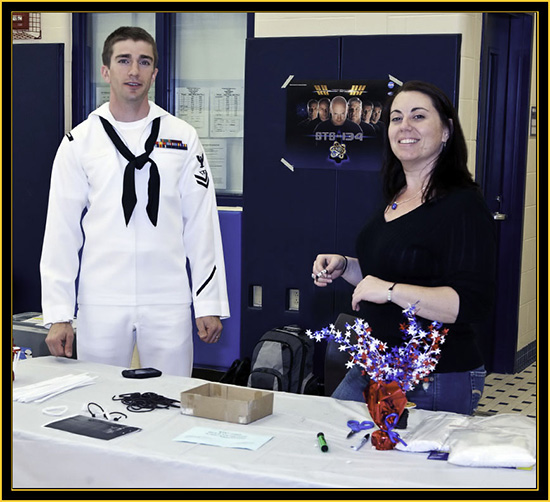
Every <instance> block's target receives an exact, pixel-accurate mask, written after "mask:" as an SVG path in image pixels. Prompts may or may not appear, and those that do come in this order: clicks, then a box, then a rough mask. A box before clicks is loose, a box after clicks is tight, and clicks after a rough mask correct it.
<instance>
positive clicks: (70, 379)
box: [13, 373, 97, 403]
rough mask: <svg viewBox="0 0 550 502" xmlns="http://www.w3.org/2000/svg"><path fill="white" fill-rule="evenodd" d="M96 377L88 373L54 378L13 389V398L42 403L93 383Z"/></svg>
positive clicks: (18, 400)
mask: <svg viewBox="0 0 550 502" xmlns="http://www.w3.org/2000/svg"><path fill="white" fill-rule="evenodd" d="M96 378H97V376H91V375H89V374H88V373H84V374H80V375H66V376H62V377H57V378H52V379H50V380H45V381H44V382H39V383H35V384H32V385H26V386H25V387H20V388H18V389H13V400H14V401H17V402H19V403H31V402H36V403H41V402H43V401H46V399H50V398H51V397H54V396H57V395H58V394H61V393H63V392H66V391H68V390H71V389H76V388H78V387H83V386H85V385H91V384H93V383H94V381H95V379H96Z"/></svg>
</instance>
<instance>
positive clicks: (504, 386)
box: [476, 363, 537, 418]
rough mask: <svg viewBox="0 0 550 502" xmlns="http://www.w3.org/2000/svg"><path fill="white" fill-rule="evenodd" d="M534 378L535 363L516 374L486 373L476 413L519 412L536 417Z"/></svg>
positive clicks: (535, 373) (535, 371)
mask: <svg viewBox="0 0 550 502" xmlns="http://www.w3.org/2000/svg"><path fill="white" fill-rule="evenodd" d="M536 378H537V368H536V363H534V364H532V365H531V366H529V367H528V368H526V369H525V370H524V371H522V372H521V373H518V374H516V375H503V374H498V373H492V374H490V375H488V376H487V379H486V381H485V389H484V391H483V396H482V398H481V400H480V403H479V405H478V409H477V412H476V415H494V414H496V413H521V414H524V415H527V416H530V417H533V418H536V416H537V387H536V385H537V384H536Z"/></svg>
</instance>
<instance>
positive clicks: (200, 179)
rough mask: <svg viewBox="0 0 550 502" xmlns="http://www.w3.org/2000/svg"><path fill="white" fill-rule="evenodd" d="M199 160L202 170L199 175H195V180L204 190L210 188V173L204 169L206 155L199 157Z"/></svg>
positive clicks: (200, 169)
mask: <svg viewBox="0 0 550 502" xmlns="http://www.w3.org/2000/svg"><path fill="white" fill-rule="evenodd" d="M196 157H197V160H198V161H199V164H200V168H199V171H198V174H195V180H197V183H198V184H199V185H201V186H203V187H204V188H208V185H209V184H210V180H209V179H208V171H207V170H206V169H205V168H204V153H203V154H202V155H197V156H196Z"/></svg>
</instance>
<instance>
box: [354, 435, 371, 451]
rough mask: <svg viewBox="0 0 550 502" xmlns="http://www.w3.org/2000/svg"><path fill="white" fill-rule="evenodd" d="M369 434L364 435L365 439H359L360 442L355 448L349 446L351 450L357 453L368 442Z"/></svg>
mask: <svg viewBox="0 0 550 502" xmlns="http://www.w3.org/2000/svg"><path fill="white" fill-rule="evenodd" d="M369 438H370V434H365V437H364V438H363V439H361V442H360V443H359V444H358V445H357V446H350V448H353V449H354V450H355V451H357V450H358V449H359V448H362V447H363V446H365V445H366V444H367V442H368V441H369Z"/></svg>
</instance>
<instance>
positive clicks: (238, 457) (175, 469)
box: [13, 357, 537, 489]
mask: <svg viewBox="0 0 550 502" xmlns="http://www.w3.org/2000/svg"><path fill="white" fill-rule="evenodd" d="M121 370H122V368H118V367H114V366H105V365H100V364H92V363H85V362H82V361H75V360H71V359H61V358H53V357H43V358H34V359H30V360H26V361H20V362H19V365H18V367H17V370H16V380H15V382H14V387H15V388H17V387H20V386H24V385H29V384H32V383H36V382H40V381H44V380H47V379H50V378H53V377H57V376H62V375H69V374H80V373H90V374H93V375H97V376H98V378H97V380H96V383H95V384H93V385H91V386H88V387H83V388H79V389H74V390H71V391H68V392H65V393H63V394H61V395H59V396H57V397H54V398H52V399H50V400H47V401H45V402H44V403H18V402H14V403H13V488H15V489H17V488H57V489H62V488H206V489H215V488H323V489H327V488H337V489H342V488H370V489H376V488H393V489H395V488H440V489H441V488H444V489H453V488H478V489H479V488H482V489H503V488H505V489H506V488H536V487H537V475H536V469H533V470H532V471H523V470H514V469H487V468H467V467H458V466H453V465H451V464H449V463H447V462H445V461H437V460H428V459H427V455H428V454H427V453H407V452H399V451H396V450H392V451H377V450H375V449H373V448H372V446H371V445H370V443H369V444H368V445H366V446H365V447H363V448H362V449H361V450H359V451H354V450H352V449H351V448H350V446H351V445H353V444H356V443H357V442H358V441H359V437H355V438H353V439H347V438H346V435H347V432H348V430H349V429H348V428H347V426H346V422H347V420H350V419H355V420H364V419H368V418H369V416H368V411H367V408H366V405H365V404H362V403H355V402H350V401H338V400H335V399H332V398H329V397H321V396H302V395H295V394H287V393H276V394H275V400H274V409H273V414H272V415H270V416H267V417H265V418H262V419H260V420H258V421H256V422H253V423H251V424H248V425H240V424H232V423H226V422H221V421H215V420H208V419H202V418H197V417H192V416H187V415H183V414H181V413H180V410H179V409H177V408H171V409H159V410H155V411H153V412H149V413H132V412H128V411H127V410H126V407H125V406H124V405H122V403H120V402H115V401H112V399H111V398H112V397H113V396H114V395H119V394H122V393H128V392H155V393H157V394H161V395H163V396H166V397H170V398H173V399H179V397H180V392H181V391H183V390H187V389H190V388H193V387H195V386H197V385H198V384H200V383H204V382H203V381H201V380H196V379H191V378H183V377H172V376H168V375H163V376H161V377H159V378H152V379H148V380H132V379H126V378H123V377H122V375H121ZM89 402H96V403H98V404H100V405H101V406H103V407H104V408H107V409H108V410H109V411H123V412H125V413H126V414H127V415H128V419H126V420H122V421H121V422H119V423H124V424H127V425H133V426H137V427H140V428H142V431H140V432H137V433H133V434H130V435H128V436H122V437H119V438H116V439H113V440H110V441H102V440H99V439H93V438H89V437H84V436H79V435H75V434H70V433H67V432H63V431H59V430H54V429H50V428H45V427H43V426H44V425H45V424H47V423H49V422H52V421H54V420H56V419H60V418H63V417H67V416H70V415H74V414H84V415H87V412H86V411H84V409H85V406H86V405H87V404H88V403H89ZM61 405H66V406H68V410H67V412H66V413H65V414H64V415H63V416H61V417H52V416H48V415H46V414H44V413H43V410H44V408H50V407H53V406H61ZM412 411H414V410H412ZM411 420H414V413H412V412H411V415H410V417H409V423H410V421H411ZM195 426H203V427H211V428H216V429H222V430H227V431H238V432H246V433H250V434H262V435H271V436H273V439H271V441H269V442H268V443H266V444H265V445H263V446H262V447H261V448H259V449H258V450H255V451H251V450H244V449H234V448H223V447H217V446H207V445H198V444H191V443H184V442H178V441H174V438H176V437H177V436H179V435H180V434H182V433H183V432H185V431H187V430H189V429H191V428H192V427H195ZM320 431H322V432H324V434H325V437H326V440H327V443H328V444H329V451H328V452H326V453H323V452H321V450H320V448H319V446H318V442H317V437H316V436H317V433H318V432H320ZM356 436H359V435H356Z"/></svg>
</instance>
